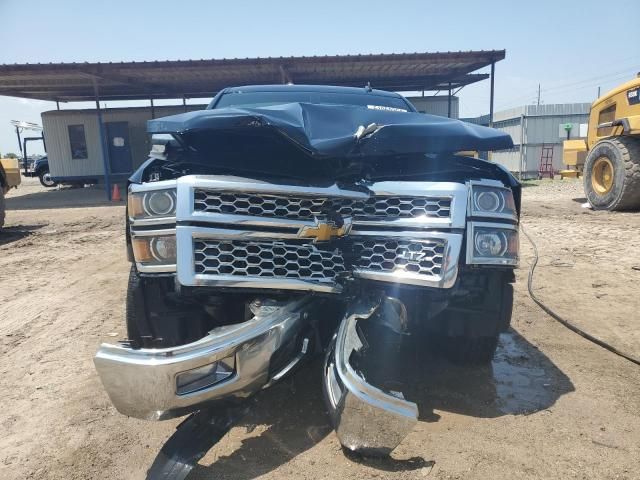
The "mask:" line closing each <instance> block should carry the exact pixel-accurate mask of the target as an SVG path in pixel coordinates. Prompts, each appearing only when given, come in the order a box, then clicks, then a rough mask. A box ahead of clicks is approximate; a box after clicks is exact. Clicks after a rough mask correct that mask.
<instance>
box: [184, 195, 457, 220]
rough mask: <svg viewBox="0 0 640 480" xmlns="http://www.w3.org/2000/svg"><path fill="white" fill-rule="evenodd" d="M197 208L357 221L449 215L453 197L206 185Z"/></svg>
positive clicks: (214, 211) (447, 216)
mask: <svg viewBox="0 0 640 480" xmlns="http://www.w3.org/2000/svg"><path fill="white" fill-rule="evenodd" d="M194 209H195V211H198V212H207V213H217V214H226V215H248V216H257V217H267V218H283V219H288V220H307V221H310V220H313V219H314V218H315V217H320V216H324V215H327V214H329V213H338V214H340V215H343V216H350V217H352V218H353V220H354V221H356V222H357V221H359V220H361V221H366V220H383V221H384V220H394V219H408V218H423V217H427V218H449V217H450V215H451V198H448V197H435V196H430V197H408V196H372V197H370V198H368V199H365V200H357V199H352V198H320V197H303V196H298V197H295V196H285V195H269V194H262V193H260V194H251V193H244V192H218V191H207V190H203V189H198V190H195V192H194Z"/></svg>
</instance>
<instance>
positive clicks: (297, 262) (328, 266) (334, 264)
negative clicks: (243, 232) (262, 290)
mask: <svg viewBox="0 0 640 480" xmlns="http://www.w3.org/2000/svg"><path fill="white" fill-rule="evenodd" d="M193 249H194V261H195V273H196V274H197V275H215V276H228V275H231V276H238V277H245V278H246V277H258V278H281V279H295V280H305V281H310V282H320V283H334V282H335V278H336V276H337V275H338V274H340V273H341V272H343V271H344V270H345V267H344V260H343V259H342V255H341V254H340V253H339V252H338V251H336V250H322V249H320V248H317V247H316V246H315V245H312V244H310V243H302V242H300V241H261V240H255V241H244V240H217V239H194V241H193Z"/></svg>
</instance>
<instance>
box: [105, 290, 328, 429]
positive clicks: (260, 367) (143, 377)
mask: <svg viewBox="0 0 640 480" xmlns="http://www.w3.org/2000/svg"><path fill="white" fill-rule="evenodd" d="M315 301H317V300H314V299H310V298H303V299H300V300H296V301H292V302H287V303H282V304H279V305H277V306H269V307H265V308H263V309H262V310H260V311H258V312H257V313H256V315H255V316H254V317H253V318H252V319H250V320H248V321H246V322H243V323H239V324H235V325H229V326H225V327H219V328H216V329H214V330H212V331H211V332H210V333H209V335H207V336H206V337H204V338H202V339H200V340H198V341H196V342H193V343H190V344H187V345H181V346H178V347H173V348H163V349H132V348H128V347H126V346H122V345H111V344H102V345H101V346H100V349H99V350H98V352H97V354H96V356H95V358H94V363H95V366H96V370H97V371H98V375H99V376H100V379H101V380H102V383H103V385H104V388H105V390H106V391H107V393H108V395H109V398H110V399H111V401H112V403H113V404H114V406H115V407H116V409H117V410H118V411H119V412H120V413H122V414H124V415H128V416H130V417H135V418H141V419H146V420H165V419H169V418H173V417H177V416H181V415H185V414H186V413H189V412H191V411H194V410H197V409H198V408H199V407H200V406H201V405H202V404H205V403H208V402H213V401H216V400H223V399H230V398H244V397H248V396H250V395H251V394H253V393H255V392H257V391H258V390H260V389H261V388H262V387H264V386H265V385H266V384H267V383H268V382H270V381H271V380H272V378H270V363H271V358H272V356H273V354H274V353H275V352H277V351H278V350H279V349H280V347H281V346H283V345H285V344H286V343H287V342H288V341H290V340H292V339H293V338H294V336H295V335H296V334H297V333H298V332H299V331H300V328H301V327H302V326H303V325H304V323H305V322H304V321H302V320H304V319H305V318H306V312H308V311H310V309H313V308H314V307H313V302H315ZM230 359H231V360H230ZM221 360H226V361H227V362H229V363H231V364H233V365H234V366H235V368H234V370H233V373H232V374H231V375H230V376H228V377H227V378H225V379H223V380H221V381H219V382H217V383H215V384H213V385H210V386H207V387H205V388H201V389H198V390H195V391H192V392H187V393H183V394H179V393H178V384H177V380H178V375H180V374H182V373H184V372H188V371H190V370H194V369H197V368H201V367H206V366H207V365H211V364H213V363H215V362H219V361H221ZM294 361H295V359H294ZM290 368H291V364H289V365H287V366H285V367H284V368H283V370H288V369H290ZM280 373H281V372H276V373H275V375H274V376H275V377H276V378H278V377H279V376H280Z"/></svg>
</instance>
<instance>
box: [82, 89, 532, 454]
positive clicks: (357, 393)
mask: <svg viewBox="0 0 640 480" xmlns="http://www.w3.org/2000/svg"><path fill="white" fill-rule="evenodd" d="M148 130H149V133H151V134H152V138H153V142H152V143H153V145H152V149H151V153H150V158H149V159H148V161H147V162H146V163H144V164H143V165H142V166H141V167H140V169H139V170H138V171H137V172H136V173H135V174H134V175H133V176H132V177H131V179H130V185H129V189H128V206H127V241H128V250H129V257H130V260H131V262H132V267H131V273H130V278H129V286H128V294H127V305H126V307H127V308H126V322H127V332H128V336H127V337H128V338H127V339H126V340H125V341H122V342H120V343H119V344H118V345H110V344H103V345H102V346H101V347H100V349H99V351H98V353H97V355H96V357H95V365H96V368H97V370H98V373H99V375H100V378H101V380H102V383H103V384H104V387H105V389H106V391H107V393H108V394H109V397H110V398H111V400H112V402H113V404H114V405H115V407H116V408H117V409H118V411H120V412H121V413H123V414H125V415H129V416H132V417H136V418H143V419H150V420H162V419H167V418H172V417H176V416H180V415H184V414H187V413H189V412H193V411H196V410H199V409H202V408H205V407H206V408H218V407H219V408H221V409H222V408H226V406H227V405H230V404H233V403H234V402H242V401H243V400H244V399H247V398H248V397H250V396H251V395H253V394H254V393H256V392H258V391H259V390H261V389H263V388H265V387H268V386H270V385H272V384H274V383H275V382H277V381H279V380H280V379H282V378H283V377H284V376H286V375H288V374H290V373H292V372H294V371H295V370H296V369H298V368H299V367H300V366H301V365H303V364H304V363H305V361H306V360H307V359H309V358H312V357H314V356H318V355H324V362H325V363H324V368H323V374H324V375H323V378H318V381H319V382H322V383H323V386H324V392H325V400H326V404H327V408H328V410H329V411H330V414H331V418H332V421H333V424H334V427H335V429H336V432H337V435H338V437H339V439H340V442H341V443H342V445H343V446H344V447H345V448H348V449H351V450H355V451H360V452H364V453H367V452H368V453H377V454H386V453H389V452H391V451H392V450H393V449H394V448H395V447H396V446H397V445H398V444H399V443H400V442H401V441H402V439H403V438H404V436H405V435H406V434H407V433H408V432H409V431H410V429H411V428H412V426H413V425H414V423H415V422H416V420H417V413H418V412H417V407H416V405H415V404H414V403H412V402H410V401H408V400H406V399H405V398H404V397H403V395H402V394H401V393H400V392H398V391H395V390H396V389H395V388H394V390H393V391H392V390H391V389H389V388H385V386H384V383H385V382H384V381H379V379H378V380H375V377H377V376H379V375H377V376H376V375H372V376H370V375H369V374H368V373H367V371H366V370H367V361H366V360H367V357H376V358H377V360H378V361H380V360H382V361H389V362H392V361H393V358H391V353H390V352H391V350H389V351H386V350H385V351H379V350H376V346H377V345H379V344H380V342H378V341H376V340H375V339H374V337H376V336H378V337H379V336H382V337H383V338H387V339H395V340H394V341H396V344H397V345H400V346H401V345H402V339H403V338H404V337H406V335H412V334H413V335H423V336H424V342H425V345H427V344H429V345H437V346H438V347H439V348H440V349H441V350H442V351H443V352H444V353H445V354H446V355H448V356H450V357H451V359H452V360H453V361H456V362H467V363H481V362H489V361H490V360H491V358H492V356H493V354H494V352H495V349H496V346H497V343H498V336H499V334H500V333H501V332H504V331H505V330H506V329H507V328H508V327H509V324H510V321H511V310H512V304H513V290H512V282H513V281H514V272H513V270H514V268H515V267H516V266H517V264H518V248H519V243H518V221H519V210H520V193H521V191H520V184H519V183H518V182H517V181H516V179H515V178H514V177H513V176H512V175H511V174H510V173H509V172H508V171H506V170H504V169H503V168H501V167H500V166H498V165H496V164H493V163H491V162H487V161H483V160H478V159H475V158H470V157H465V156H461V155H460V154H459V152H461V151H469V150H476V151H489V150H499V149H506V148H511V147H512V142H511V138H510V137H509V136H508V135H506V134H504V133H503V132H500V131H497V130H493V129H489V128H485V127H480V126H476V125H472V124H468V123H464V122H460V121H457V120H452V119H448V118H442V117H435V116H429V115H423V114H420V113H417V112H416V111H415V109H414V108H413V107H412V106H411V104H410V103H408V101H407V100H405V99H404V98H403V97H402V96H400V95H398V94H395V93H389V92H383V91H377V90H372V89H370V88H363V89H359V88H339V87H321V86H294V85H281V86H253V87H238V88H230V89H226V90H224V91H222V92H221V93H220V94H218V95H217V96H216V98H214V100H213V101H212V103H211V104H210V105H209V107H208V108H207V109H206V110H203V111H197V112H191V113H185V114H181V115H175V116H171V117H166V118H160V119H156V120H152V121H150V122H149V125H148ZM406 368H413V369H415V368H418V369H419V368H421V367H420V365H407V366H406ZM378 373H379V372H378Z"/></svg>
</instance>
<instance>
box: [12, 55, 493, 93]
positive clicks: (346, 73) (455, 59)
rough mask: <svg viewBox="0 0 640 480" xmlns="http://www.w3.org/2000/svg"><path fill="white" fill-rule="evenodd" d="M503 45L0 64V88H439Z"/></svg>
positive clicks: (459, 82)
mask: <svg viewBox="0 0 640 480" xmlns="http://www.w3.org/2000/svg"><path fill="white" fill-rule="evenodd" d="M504 58H505V51H504V50H488V51H484V50H481V51H467V52H425V53H391V54H369V55H333V56H313V57H267V58H233V59H217V60H216V59H211V60H204V59H202V60H164V61H151V62H119V63H112V62H109V63H88V62H85V63H37V64H14V65H0V95H6V96H13V97H22V98H37V99H42V100H59V101H85V100H93V99H94V98H95V93H94V84H95V85H97V87H98V90H99V93H100V98H101V99H105V100H107V99H110V100H135V99H144V98H150V97H153V98H179V97H182V96H185V97H207V96H212V95H214V94H215V93H217V92H218V91H220V90H222V89H223V88H225V87H229V86H234V85H241V84H255V85H265V84H273V83H289V82H292V83H296V84H312V85H313V84H316V85H317V84H324V85H338V86H356V87H360V86H365V85H366V84H367V83H370V84H371V86H372V87H373V88H378V89H382V90H393V91H415V90H439V89H446V88H448V84H449V82H451V86H452V87H453V88H457V87H460V86H463V85H468V84H469V83H474V82H477V81H479V80H483V79H485V78H487V77H488V75H487V74H478V73H472V72H475V71H477V70H478V69H480V68H482V67H485V66H487V65H490V64H491V63H492V62H497V61H500V60H502V59H504Z"/></svg>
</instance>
